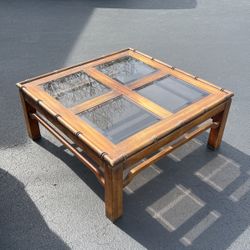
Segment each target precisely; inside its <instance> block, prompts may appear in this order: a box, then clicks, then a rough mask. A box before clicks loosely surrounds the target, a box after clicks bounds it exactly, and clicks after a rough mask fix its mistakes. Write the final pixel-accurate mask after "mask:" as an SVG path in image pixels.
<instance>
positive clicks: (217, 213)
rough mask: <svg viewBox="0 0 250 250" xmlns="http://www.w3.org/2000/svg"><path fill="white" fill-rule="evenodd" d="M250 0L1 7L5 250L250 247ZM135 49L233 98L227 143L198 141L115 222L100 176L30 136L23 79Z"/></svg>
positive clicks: (47, 138)
mask: <svg viewBox="0 0 250 250" xmlns="http://www.w3.org/2000/svg"><path fill="white" fill-rule="evenodd" d="M249 13H250V3H249V1H248V0H239V1H233V0H221V1H215V0H209V1H208V0H182V1H171V0H154V1H153V0H151V1H150V0H144V1H139V0H134V1H132V0H123V1H114V0H106V1H104V0H99V1H96V0H92V1H91V0H88V1H80V0H78V1H74V0H72V1H66V0H58V1H56V0H54V1H52V0H44V1H31V0H23V1H13V0H9V1H0V76H1V79H0V117H1V118H0V249H3V250H5V249H109V250H111V249H115V250H117V249H157V250H158V249H170V250H172V249H178V250H179V249H180V250H182V249H199V250H200V249H203V250H206V249H220V250H221V249H222V250H224V249H242V250H243V249H244V250H245V249H250V227H249V225H250V70H249V65H250V15H249ZM127 47H133V48H136V49H138V50H140V51H142V52H145V53H146V54H149V55H151V56H153V57H154V58H158V59H161V60H163V61H165V62H167V63H169V64H171V65H174V66H176V67H178V68H181V69H183V70H185V71H187V72H190V73H192V74H194V75H198V76H200V77H201V78H204V79H206V80H209V81H211V82H213V83H215V84H217V85H219V86H221V87H223V88H226V89H229V90H232V91H233V92H234V93H235V96H234V98H233V103H232V107H231V110H230V114H229V118H228V122H227V127H226V130H225V134H224V137H223V143H222V145H221V147H220V149H219V150H217V151H210V150H209V149H207V147H206V141H207V137H208V134H207V133H204V134H203V135H201V136H200V137H198V138H196V139H194V140H192V141H191V142H189V143H188V144H186V145H184V146H182V147H181V148H180V149H178V150H176V151H174V152H173V153H172V154H171V155H169V156H168V157H166V158H164V159H162V160H160V161H159V162H157V163H156V164H155V165H152V166H151V167H150V168H149V169H147V170H145V171H144V172H143V173H141V174H140V175H138V176H137V177H136V178H135V179H134V180H133V182H132V183H131V184H130V185H129V186H128V187H127V188H125V190H124V215H123V217H122V218H121V219H120V220H118V221H117V222H116V223H115V224H113V223H111V222H110V221H109V220H108V219H106V217H105V213H104V202H103V195H104V193H103V189H102V187H101V186H100V185H99V183H98V182H97V180H96V178H95V176H94V175H93V174H92V173H91V172H90V171H89V170H88V169H86V168H84V166H82V164H81V163H80V162H79V161H78V160H77V159H75V158H74V157H73V156H72V155H71V154H70V153H69V152H68V151H67V150H65V149H64V147H62V146H61V144H60V143H58V142H57V141H56V140H55V139H54V138H53V137H52V136H51V135H49V134H48V133H47V132H46V131H45V130H44V129H42V136H43V137H42V139H41V140H39V141H37V142H33V141H31V140H30V139H29V138H28V137H27V133H26V130H25V125H24V120H23V115H22V110H21V106H20V102H19V97H18V91H17V88H16V86H15V83H16V82H19V81H22V80H24V79H27V78H30V77H33V76H37V75H39V74H43V73H46V72H50V71H53V70H56V69H59V68H61V67H65V66H70V65H72V64H76V63H79V62H82V61H85V60H88V59H92V58H95V57H98V56H101V55H103V54H108V53H111V52H113V51H116V50H119V49H122V48H127Z"/></svg>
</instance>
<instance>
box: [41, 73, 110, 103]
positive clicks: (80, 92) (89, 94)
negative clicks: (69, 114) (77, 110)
mask: <svg viewBox="0 0 250 250" xmlns="http://www.w3.org/2000/svg"><path fill="white" fill-rule="evenodd" d="M41 87H42V89H43V90H44V91H46V92H47V93H48V94H49V95H51V96H53V97H54V98H55V99H57V100H58V101H59V102H61V103H62V104H63V105H64V106H65V107H66V108H69V107H72V106H74V105H77V104H80V103H82V102H85V101H87V100H89V99H91V98H94V97H97V96H99V95H102V94H104V93H106V92H108V91H110V89H109V88H108V87H106V86H104V85H102V84H101V83H99V82H97V81H96V80H95V79H93V78H91V77H90V76H88V75H87V74H86V73H84V72H82V71H80V72H77V73H74V74H71V75H68V76H65V77H62V78H59V79H56V80H53V81H50V82H47V83H44V84H42V86H41Z"/></svg>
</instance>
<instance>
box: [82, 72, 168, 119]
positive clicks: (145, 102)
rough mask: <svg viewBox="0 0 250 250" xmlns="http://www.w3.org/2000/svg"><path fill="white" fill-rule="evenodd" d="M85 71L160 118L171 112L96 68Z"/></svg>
mask: <svg viewBox="0 0 250 250" xmlns="http://www.w3.org/2000/svg"><path fill="white" fill-rule="evenodd" d="M86 72H87V73H88V74H89V75H90V76H93V77H94V78H95V79H97V80H99V81H105V83H106V84H107V85H108V86H109V87H110V88H112V89H115V90H116V91H117V92H120V93H121V94H123V95H124V96H127V97H129V99H131V100H132V101H134V102H135V103H137V104H139V105H141V106H143V107H144V108H145V109H147V110H149V111H150V112H152V113H154V114H156V115H158V116H159V117H161V118H166V117H168V116H170V115H171V114H172V113H171V112H169V111H168V110H166V109H164V108H162V107H161V106H159V105H157V104H156V103H154V102H152V101H150V100H149V99H147V98H145V97H143V96H141V95H139V94H137V93H136V92H135V91H132V90H131V89H130V88H129V87H127V86H125V85H123V84H121V83H118V82H116V81H115V80H113V79H111V78H109V77H108V76H106V75H105V74H103V73H101V72H99V71H98V70H96V69H87V70H86Z"/></svg>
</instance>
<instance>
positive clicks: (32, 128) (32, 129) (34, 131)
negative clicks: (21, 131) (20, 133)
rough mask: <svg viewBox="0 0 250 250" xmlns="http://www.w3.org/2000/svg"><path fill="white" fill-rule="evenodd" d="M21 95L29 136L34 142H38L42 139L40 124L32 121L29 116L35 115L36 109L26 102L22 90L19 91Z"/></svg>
mask: <svg viewBox="0 0 250 250" xmlns="http://www.w3.org/2000/svg"><path fill="white" fill-rule="evenodd" d="M19 94H20V99H21V103H22V107H23V113H24V118H25V123H26V128H27V131H28V135H29V137H30V138H31V139H32V140H37V139H39V138H41V134H40V129H39V124H38V122H37V120H33V119H31V117H30V116H29V114H31V113H35V112H36V109H35V108H34V107H32V106H31V105H30V104H29V103H27V102H26V100H25V98H24V96H23V93H22V90H20V91H19Z"/></svg>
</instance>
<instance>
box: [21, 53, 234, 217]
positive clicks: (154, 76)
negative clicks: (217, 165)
mask: <svg viewBox="0 0 250 250" xmlns="http://www.w3.org/2000/svg"><path fill="white" fill-rule="evenodd" d="M17 86H18V87H19V88H20V96H21V102H22V106H23V111H24V116H25V120H26V126H27V130H28V134H29V136H30V138H32V139H33V140H36V139H39V138H40V136H41V135H40V130H39V123H40V124H41V125H42V126H44V127H45V128H46V129H47V130H48V131H49V132H50V133H51V134H53V135H54V136H55V137H56V138H57V139H58V140H59V141H60V142H61V143H62V144H64V145H65V146H66V147H67V148H68V149H69V150H70V151H71V152H72V153H73V154H74V155H75V156H76V157H77V158H78V159H79V160H80V161H81V162H82V163H83V164H84V165H85V166H86V167H88V168H89V169H90V170H91V171H92V172H93V173H94V174H95V175H96V177H97V180H98V181H99V182H100V184H101V185H102V186H103V187H104V189H105V206H106V215H107V217H108V218H109V219H110V220H112V221H114V220H116V219H117V218H119V217H120V216H121V215H122V213H123V204H122V203H123V188H124V187H125V186H126V185H128V184H129V183H130V181H131V180H132V179H133V177H134V176H135V175H137V174H138V173H139V172H141V171H142V170H144V169H145V168H147V167H149V166H150V165H151V164H153V163H154V162H156V161H158V160H159V159H161V158H162V157H164V156H166V155H167V154H168V153H170V152H171V151H173V150H174V149H176V148H177V147H179V146H181V145H182V144H184V143H186V142H187V141H189V140H191V139H192V138H194V137H195V136H197V135H199V134H200V133H202V132H203V131H205V130H207V129H210V134H209V139H208V145H209V147H210V148H212V149H216V148H218V147H219V145H220V143H221V140H222V135H223V131H224V128H225V124H226V120H227V115H228V112H229V108H230V103H231V97H232V96H233V93H232V92H230V91H228V90H225V89H223V88H220V87H217V86H215V85H213V84H211V83H209V82H207V81H204V80H202V79H200V78H198V77H196V76H193V75H190V74H188V73H186V72H184V71H182V70H180V69H177V68H174V67H172V66H170V65H168V64H165V63H163V62H161V61H159V60H156V59H154V58H152V57H150V56H147V55H145V54H143V53H141V52H139V51H137V50H134V49H130V48H129V49H124V50H121V51H118V52H115V53H113V54H110V55H106V56H103V57H100V58H98V59H95V60H91V61H88V62H84V63H81V64H78V65H75V66H72V67H69V68H65V69H60V70H57V71H54V72H52V73H49V74H45V75H42V76H39V77H35V78H32V79H28V80H26V81H23V82H21V83H18V84H17Z"/></svg>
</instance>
